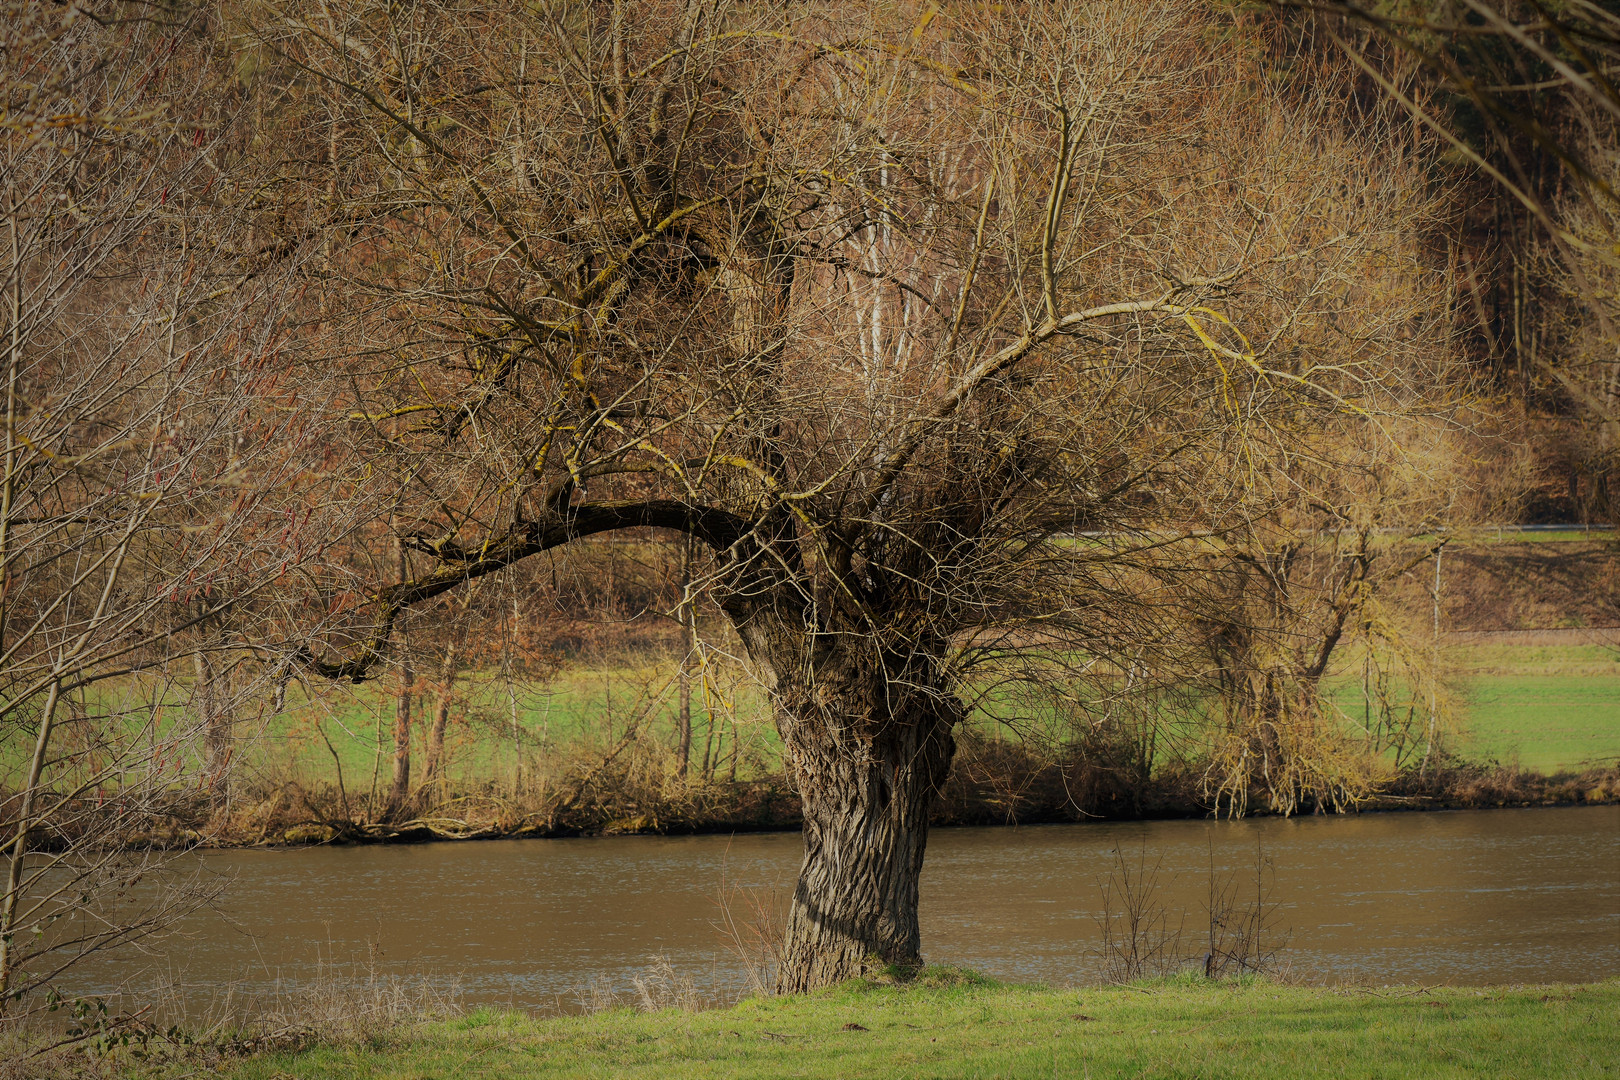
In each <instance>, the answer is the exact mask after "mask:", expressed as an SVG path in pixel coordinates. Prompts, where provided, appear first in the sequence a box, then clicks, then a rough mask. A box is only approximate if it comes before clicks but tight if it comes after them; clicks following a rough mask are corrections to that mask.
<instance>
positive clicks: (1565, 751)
mask: <svg viewBox="0 0 1620 1080" xmlns="http://www.w3.org/2000/svg"><path fill="white" fill-rule="evenodd" d="M1467 700H1468V723H1467V727H1466V728H1465V729H1464V730H1463V732H1462V733H1461V735H1460V737H1459V739H1458V740H1457V741H1458V745H1457V749H1458V751H1459V752H1460V753H1461V755H1462V756H1463V757H1465V758H1470V759H1473V760H1495V761H1500V762H1504V763H1509V762H1517V763H1518V764H1519V765H1520V766H1521V767H1523V768H1526V769H1531V770H1534V771H1538V772H1544V773H1552V772H1557V771H1559V770H1561V769H1569V770H1577V769H1580V768H1583V767H1591V766H1601V765H1611V764H1613V763H1614V762H1615V760H1616V759H1617V758H1620V675H1610V676H1607V677H1598V676H1591V675H1588V676H1573V677H1572V676H1562V677H1560V676H1524V675H1520V676H1511V675H1510V676H1499V675H1498V676H1478V677H1476V678H1474V679H1473V680H1471V681H1470V684H1469V687H1468V697H1467Z"/></svg>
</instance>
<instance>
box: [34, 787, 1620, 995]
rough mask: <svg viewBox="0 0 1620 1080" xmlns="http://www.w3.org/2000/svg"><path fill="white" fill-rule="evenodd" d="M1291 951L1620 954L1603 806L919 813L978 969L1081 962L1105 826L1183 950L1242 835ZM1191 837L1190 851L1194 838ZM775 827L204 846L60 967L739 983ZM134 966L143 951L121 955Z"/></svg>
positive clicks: (1415, 960) (1442, 977) (256, 983)
mask: <svg viewBox="0 0 1620 1080" xmlns="http://www.w3.org/2000/svg"><path fill="white" fill-rule="evenodd" d="M1257 846H1258V848H1259V849H1260V850H1261V851H1262V852H1263V857H1264V859H1265V860H1267V861H1268V862H1269V863H1270V865H1271V866H1272V867H1273V869H1274V874H1268V876H1267V877H1268V881H1269V882H1270V883H1271V888H1272V892H1271V897H1270V899H1272V900H1274V901H1275V902H1276V904H1277V905H1278V906H1277V911H1276V915H1275V919H1274V923H1275V927H1274V931H1273V933H1274V934H1276V933H1279V932H1280V931H1281V930H1282V929H1284V928H1286V930H1287V932H1288V944H1287V947H1286V949H1285V950H1284V952H1283V953H1282V959H1284V960H1285V961H1286V962H1287V964H1288V965H1289V966H1290V967H1291V969H1292V971H1293V972H1294V973H1295V974H1296V975H1300V976H1304V977H1307V978H1310V979H1315V980H1323V981H1329V982H1338V983H1353V984H1361V985H1384V984H1395V983H1400V984H1435V983H1454V984H1487V983H1512V982H1551V981H1590V980H1597V979H1606V978H1613V977H1615V976H1617V975H1620V806H1606V807H1580V808H1564V809H1556V808H1555V809H1534V810H1484V811H1462V812H1450V813H1400V814H1368V815H1362V816H1357V817H1338V818H1325V817H1313V818H1295V819H1291V820H1284V819H1278V818H1266V819H1252V820H1248V821H1240V822H1214V821H1153V822H1126V823H1121V822H1109V823H1093V824H1081V825H1049V826H1033V827H1030V826H1026V827H1022V828H990V829H940V830H936V831H935V832H934V834H933V835H932V837H931V838H930V840H929V844H928V860H927V866H926V868H925V869H924V871H923V881H922V934H923V952H924V956H925V958H926V959H927V960H928V961H929V962H931V963H944V964H955V965H961V966H965V967H968V968H972V969H974V970H977V971H980V972H983V973H985V974H987V975H991V976H994V977H997V978H1001V979H1006V980H1012V981H1020V982H1042V983H1047V984H1051V985H1065V984H1075V983H1086V982H1092V981H1095V980H1096V979H1097V978H1098V973H1099V970H1100V968H1099V964H1098V952H1097V949H1098V943H1099V931H1098V924H1097V917H1098V915H1099V913H1100V912H1101V910H1102V902H1101V899H1100V892H1099V885H1100V884H1101V883H1102V882H1103V881H1104V880H1105V879H1106V878H1107V877H1108V875H1109V871H1110V866H1111V862H1112V858H1113V856H1112V855H1111V854H1110V852H1111V851H1113V850H1120V851H1123V852H1126V853H1128V854H1129V856H1130V857H1131V859H1132V861H1133V862H1134V861H1135V859H1136V858H1137V857H1138V856H1145V859H1146V863H1147V865H1148V866H1149V867H1152V866H1153V865H1155V864H1158V865H1159V867H1160V871H1159V876H1160V879H1161V881H1162V882H1163V883H1164V887H1163V889H1162V891H1161V893H1160V898H1161V900H1162V901H1163V903H1164V906H1165V907H1167V908H1168V909H1169V910H1170V911H1171V913H1172V922H1177V921H1179V920H1180V918H1181V912H1182V911H1185V912H1186V923H1187V948H1186V951H1187V952H1188V953H1196V954H1199V955H1201V954H1202V952H1203V949H1202V947H1201V939H1200V938H1199V936H1198V930H1199V927H1200V923H1201V921H1203V920H1204V918H1205V917H1204V902H1205V897H1206V895H1207V892H1208V884H1209V880H1210V864H1211V861H1212V858H1213V862H1214V864H1215V867H1216V871H1217V873H1221V872H1226V871H1231V872H1235V873H1236V874H1237V879H1238V880H1239V881H1241V882H1243V883H1244V888H1245V889H1248V890H1251V891H1252V889H1253V883H1254V870H1253V867H1254V862H1255V858H1256V848H1257ZM1212 852H1213V855H1212ZM800 855H801V847H800V839H799V837H798V835H797V834H788V833H769V834H750V835H739V836H735V837H727V836H693V837H606V838H592V839H567V840H503V841H490V842H467V843H439V844H424V845H413V846H394V847H364V848H335V847H332V848H313V849H298V850H280V851H277V850H260V851H229V852H213V853H208V854H205V855H202V856H199V859H200V860H201V862H202V864H203V866H204V868H205V869H206V871H207V872H209V873H211V874H218V875H222V876H224V877H225V878H226V879H228V881H229V886H228V889H227V892H226V894H225V897H224V900H223V901H222V903H221V905H220V911H218V912H205V913H201V914H198V915H196V916H194V917H192V919H191V920H190V922H189V923H188V924H187V926H186V934H185V936H184V937H182V938H180V939H176V940H171V941H170V942H168V943H167V945H166V947H165V950H164V951H163V953H162V954H161V955H159V956H158V957H156V958H153V957H146V958H140V957H133V956H131V957H124V958H121V959H118V960H116V961H114V960H110V959H109V960H103V961H99V962H98V963H97V964H96V965H95V966H92V967H87V968H85V969H83V970H82V971H80V972H79V973H78V975H77V976H75V978H74V979H73V980H71V982H70V984H69V985H68V986H65V987H64V989H65V990H67V991H69V992H71V993H106V992H109V991H112V990H113V989H115V988H116V987H117V986H118V985H119V984H120V983H122V984H124V985H125V986H126V987H130V988H133V987H136V986H140V985H142V984H146V983H147V982H148V980H150V979H151V978H153V972H154V970H155V971H156V972H157V973H158V975H159V977H160V978H161V980H162V981H163V982H164V983H165V984H167V985H168V986H169V987H170V988H171V989H173V990H176V991H178V992H179V993H180V995H181V996H183V998H184V999H185V1000H186V1002H187V1004H188V1005H189V1007H190V1008H191V1009H192V1010H198V1009H206V1007H207V1005H208V1004H209V1002H210V1001H213V1000H217V999H218V997H219V995H221V994H222V993H224V992H225V991H226V990H227V989H230V990H231V991H232V992H233V993H234V994H236V995H245V996H248V997H258V996H261V995H266V994H276V993H280V994H281V995H283V996H286V995H297V994H298V993H300V992H303V990H304V989H305V988H307V987H309V986H310V985H311V981H312V980H315V981H319V978H320V976H321V975H322V974H323V972H324V975H325V976H326V977H327V978H328V979H330V978H332V977H333V976H334V974H335V975H337V976H341V977H359V976H360V974H361V973H367V974H371V975H383V976H400V977H403V978H406V979H409V980H417V981H420V980H428V981H429V982H431V983H433V984H434V985H436V986H437V987H439V988H441V989H443V990H444V991H445V992H447V993H453V994H454V995H455V996H456V997H458V998H459V1000H460V1001H461V1002H462V1003H464V1004H468V1005H475V1004H494V1005H501V1006H515V1007H518V1008H527V1009H540V1010H551V1009H555V1008H559V1007H562V1008H567V1007H568V1006H569V1003H570V1001H571V1000H573V998H574V997H575V991H576V990H577V988H579V987H581V986H584V985H588V984H595V985H598V986H609V985H611V986H612V987H615V988H617V989H619V990H621V991H622V990H628V989H629V988H630V987H631V986H632V985H633V982H634V980H635V978H636V977H637V976H638V975H642V974H644V973H645V972H646V971H647V970H648V969H649V965H651V964H652V962H653V958H655V957H662V958H664V959H666V960H667V961H668V964H669V966H670V967H671V968H673V969H674V971H675V972H677V973H678V974H679V976H680V977H681V978H683V979H690V980H691V981H692V982H693V983H695V984H696V986H697V988H698V990H699V991H700V992H701V993H702V994H703V995H704V996H705V997H708V998H711V999H723V998H725V997H728V996H731V995H734V994H735V993H736V992H737V991H739V990H741V989H742V988H743V987H744V978H743V975H742V968H741V965H740V963H739V961H737V960H736V959H735V958H734V957H733V956H732V955H731V954H730V953H729V952H728V951H727V949H726V947H725V946H724V944H723V943H722V940H721V938H720V936H719V934H718V933H717V931H716V929H715V925H714V924H715V922H716V915H717V907H716V901H715V897H716V895H717V894H718V892H719V887H720V883H721V881H722V879H725V880H729V881H731V882H733V883H735V884H739V885H743V886H755V887H758V886H773V885H779V886H784V887H785V886H787V885H789V884H790V883H791V881H792V879H793V876H794V873H795V871H796V869H797V866H798V862H799V859H800ZM143 967H144V970H143Z"/></svg>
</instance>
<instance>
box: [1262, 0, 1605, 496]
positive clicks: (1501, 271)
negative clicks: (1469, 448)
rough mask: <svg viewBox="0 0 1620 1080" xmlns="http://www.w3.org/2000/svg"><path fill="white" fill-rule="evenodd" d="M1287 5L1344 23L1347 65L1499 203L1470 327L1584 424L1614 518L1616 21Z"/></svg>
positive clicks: (1458, 2)
mask: <svg viewBox="0 0 1620 1080" xmlns="http://www.w3.org/2000/svg"><path fill="white" fill-rule="evenodd" d="M1278 6H1284V7H1298V8H1307V9H1310V10H1314V11H1318V12H1323V13H1327V14H1330V15H1332V16H1334V18H1333V19H1332V20H1330V21H1329V22H1328V23H1327V30H1328V35H1329V37H1330V38H1331V40H1332V41H1333V42H1335V43H1336V44H1337V46H1338V47H1339V48H1340V49H1341V50H1342V51H1343V52H1344V54H1345V55H1347V56H1349V57H1350V58H1351V59H1352V60H1353V61H1354V62H1355V63H1356V64H1358V65H1359V66H1360V68H1361V70H1362V71H1363V73H1364V74H1365V75H1366V77H1367V78H1369V79H1370V80H1371V81H1372V82H1373V83H1374V84H1375V85H1376V86H1377V88H1378V89H1379V91H1381V92H1382V93H1384V94H1386V95H1388V96H1389V98H1390V99H1392V100H1394V101H1396V102H1398V103H1400V104H1401V105H1402V106H1404V107H1405V108H1406V109H1407V110H1408V111H1409V112H1410V113H1411V115H1412V116H1413V117H1414V118H1415V120H1416V121H1417V122H1419V123H1420V124H1422V125H1424V126H1425V127H1426V128H1428V129H1430V130H1433V131H1434V132H1436V133H1438V135H1439V136H1440V137H1441V138H1442V139H1444V140H1445V142H1446V143H1447V144H1448V146H1449V147H1450V148H1451V150H1452V151H1453V152H1454V154H1455V155H1456V157H1457V158H1458V159H1460V160H1461V161H1463V162H1466V163H1467V164H1468V165H1469V167H1470V168H1472V169H1474V170H1476V171H1477V173H1478V174H1479V175H1481V176H1482V177H1484V178H1485V179H1486V180H1487V181H1488V182H1489V183H1490V184H1491V185H1493V186H1494V187H1495V188H1496V189H1497V190H1498V191H1499V192H1500V193H1501V200H1500V202H1501V207H1500V212H1499V213H1498V214H1497V215H1496V217H1495V220H1494V222H1493V224H1492V227H1491V230H1490V233H1491V235H1489V236H1488V245H1489V247H1490V248H1494V249H1495V251H1496V252H1500V256H1497V255H1496V254H1495V252H1492V251H1489V250H1487V251H1486V252H1483V253H1481V256H1480V257H1481V258H1482V259H1488V260H1491V261H1487V262H1486V263H1485V265H1484V266H1483V267H1470V268H1469V270H1470V273H1469V279H1468V280H1469V287H1470V296H1469V299H1470V300H1471V301H1472V305H1471V307H1472V314H1473V317H1474V318H1473V321H1474V324H1475V326H1476V327H1477V330H1478V332H1479V333H1480V334H1481V335H1482V336H1483V338H1484V339H1485V342H1484V346H1485V351H1486V352H1487V353H1488V354H1489V355H1490V356H1492V357H1493V358H1495V357H1504V358H1510V359H1511V361H1512V362H1513V363H1514V364H1515V365H1516V366H1517V368H1518V370H1519V373H1520V375H1521V376H1522V380H1523V388H1522V393H1523V394H1524V396H1525V397H1526V398H1527V399H1529V398H1531V397H1533V396H1534V395H1535V394H1536V392H1537V391H1536V387H1535V384H1537V383H1539V384H1544V385H1545V390H1544V391H1541V392H1542V393H1543V394H1544V395H1546V396H1548V397H1551V398H1554V399H1563V400H1565V401H1567V402H1568V403H1569V407H1571V408H1572V409H1573V411H1574V413H1575V415H1577V416H1578V417H1580V418H1581V420H1582V424H1583V427H1584V429H1585V432H1584V437H1583V440H1582V441H1583V442H1584V444H1585V445H1584V446H1582V447H1580V448H1579V449H1578V455H1579V456H1580V457H1581V458H1583V459H1584V460H1583V461H1581V462H1580V465H1579V468H1580V470H1581V471H1582V472H1584V473H1586V474H1587V476H1588V477H1589V478H1590V480H1591V487H1592V490H1591V493H1590V497H1589V499H1588V502H1589V507H1588V509H1587V512H1588V513H1593V514H1596V515H1598V516H1599V517H1607V518H1608V519H1610V520H1612V519H1613V517H1614V514H1615V507H1616V505H1617V500H1616V493H1615V485H1616V483H1617V482H1620V481H1617V479H1616V477H1617V475H1620V307H1617V306H1616V302H1615V296H1616V289H1615V282H1616V280H1617V278H1620V255H1617V254H1616V248H1615V243H1616V240H1617V239H1620V12H1617V11H1616V10H1615V8H1614V7H1613V5H1612V4H1602V3H1596V2H1593V0H1572V2H1568V3H1546V2H1542V0H1442V2H1440V3H1429V2H1424V3H1416V2H1413V3H1396V4H1378V5H1372V4H1365V3H1360V2H1357V0H1326V2H1311V0H1304V2H1296V0H1284V2H1283V3H1280V4H1279V5H1278ZM1413 72H1415V73H1416V74H1417V75H1418V76H1419V78H1418V79H1416V80H1414V79H1413V78H1411V77H1410V73H1413ZM1493 266H1495V267H1496V268H1497V269H1498V276H1499V277H1500V278H1501V281H1500V282H1499V283H1498V282H1490V281H1485V282H1481V281H1480V280H1479V276H1480V271H1481V270H1482V269H1483V270H1486V271H1488V270H1489V269H1491V268H1492V267H1493ZM1504 292H1505V297H1503V299H1502V300H1499V301H1498V302H1497V303H1495V304H1491V303H1487V302H1486V295H1488V294H1493V293H1494V294H1496V295H1498V296H1502V295H1503V293H1504ZM1571 482H1572V485H1573V483H1574V479H1573V478H1572V481H1571ZM1572 494H1573V493H1572ZM1571 501H1572V502H1576V503H1577V505H1576V506H1575V507H1574V509H1575V510H1576V512H1581V507H1580V506H1579V505H1578V503H1579V500H1574V499H1572V500H1571Z"/></svg>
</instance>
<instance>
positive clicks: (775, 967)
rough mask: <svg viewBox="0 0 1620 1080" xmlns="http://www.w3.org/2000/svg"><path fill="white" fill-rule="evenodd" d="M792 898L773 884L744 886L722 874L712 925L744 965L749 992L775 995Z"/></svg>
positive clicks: (723, 871) (766, 995)
mask: <svg viewBox="0 0 1620 1080" xmlns="http://www.w3.org/2000/svg"><path fill="white" fill-rule="evenodd" d="M788 899H789V898H788V896H787V895H786V893H785V891H784V890H783V889H780V888H776V887H773V886H769V885H744V884H742V883H741V882H739V881H737V880H736V879H734V878H731V877H729V876H728V875H727V872H726V870H725V868H724V867H722V868H721V871H720V884H719V887H718V889H717V891H716V893H715V896H714V906H715V909H716V912H717V915H716V918H715V920H714V922H713V923H712V925H713V926H714V928H715V932H716V933H717V934H719V936H720V941H721V943H722V944H723V945H724V946H725V948H726V951H727V952H729V953H730V954H731V955H733V956H735V957H736V958H737V960H738V961H739V962H740V964H741V965H742V969H743V973H744V975H745V976H746V977H747V980H748V989H749V992H750V993H752V994H754V995H756V996H758V997H768V996H770V995H771V994H773V993H774V992H775V987H776V976H777V973H778V972H779V971H780V970H781V967H782V943H783V940H784V938H785V935H786V933H787V918H788Z"/></svg>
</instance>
